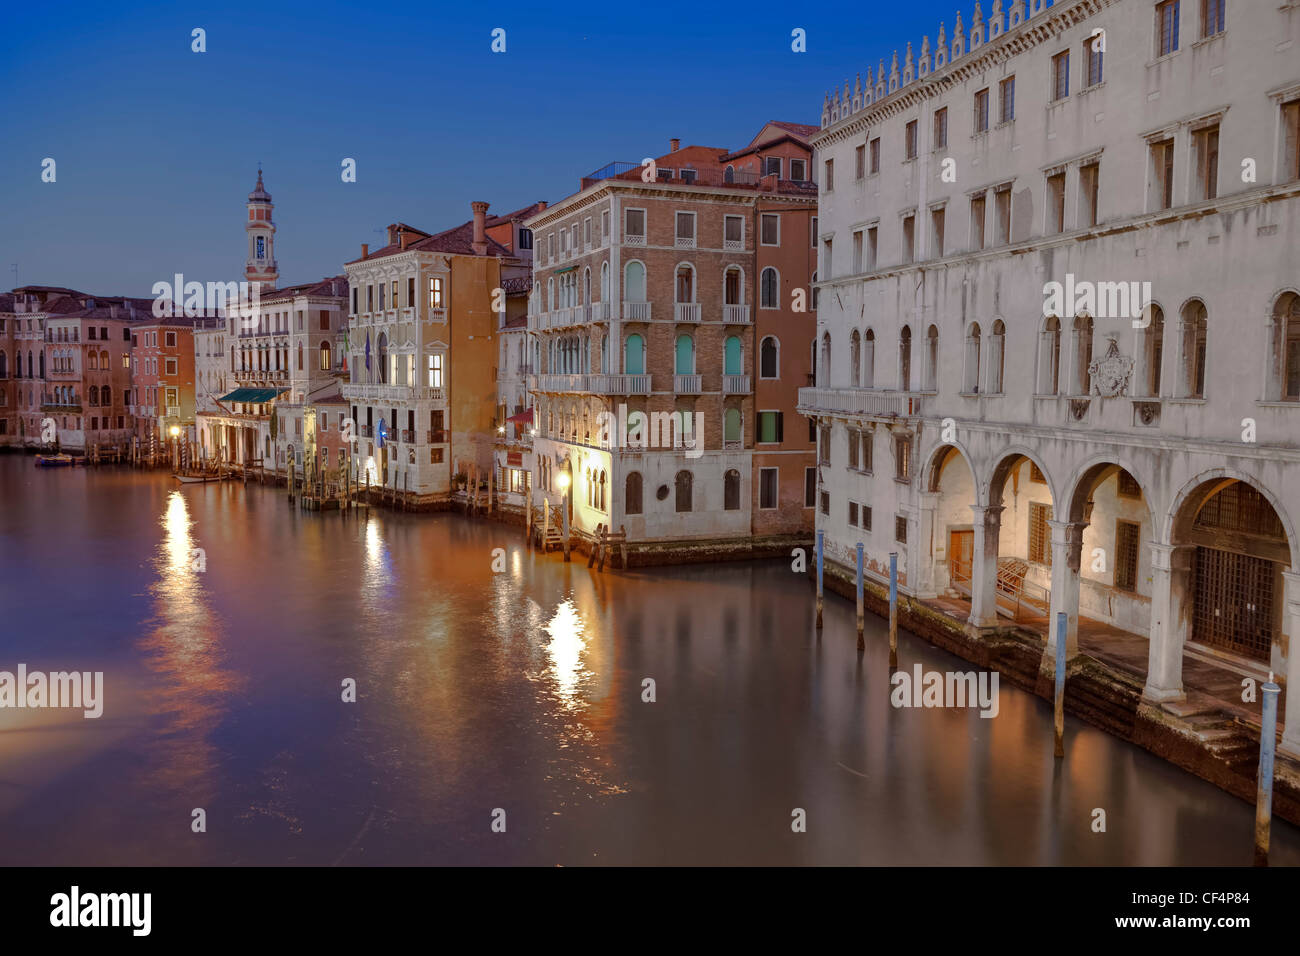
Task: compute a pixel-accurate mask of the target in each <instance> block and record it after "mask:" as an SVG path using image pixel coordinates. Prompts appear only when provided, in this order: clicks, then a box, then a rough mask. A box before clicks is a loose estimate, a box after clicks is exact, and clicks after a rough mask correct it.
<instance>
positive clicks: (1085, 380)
mask: <svg viewBox="0 0 1300 956" xmlns="http://www.w3.org/2000/svg"><path fill="white" fill-rule="evenodd" d="M1091 364H1092V316H1090V315H1076V316H1075V317H1074V388H1075V393H1074V394H1076V395H1088V394H1091V392H1092V375H1091V374H1089V372H1088V366H1089V365H1091Z"/></svg>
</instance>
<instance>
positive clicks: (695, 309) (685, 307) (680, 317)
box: [673, 302, 700, 322]
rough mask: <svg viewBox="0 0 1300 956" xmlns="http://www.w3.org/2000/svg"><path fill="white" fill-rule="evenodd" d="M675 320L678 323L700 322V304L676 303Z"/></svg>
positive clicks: (674, 306)
mask: <svg viewBox="0 0 1300 956" xmlns="http://www.w3.org/2000/svg"><path fill="white" fill-rule="evenodd" d="M673 319H674V321H677V322H698V321H700V304H699V303H698V302H674V303H673Z"/></svg>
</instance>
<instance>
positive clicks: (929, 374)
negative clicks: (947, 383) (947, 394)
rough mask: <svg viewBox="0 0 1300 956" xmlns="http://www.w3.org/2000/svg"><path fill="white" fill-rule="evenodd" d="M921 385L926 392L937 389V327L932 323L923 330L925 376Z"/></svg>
mask: <svg viewBox="0 0 1300 956" xmlns="http://www.w3.org/2000/svg"><path fill="white" fill-rule="evenodd" d="M922 387H923V388H924V389H925V390H926V391H927V392H935V391H938V390H939V329H938V327H937V326H934V325H932V326H930V327H929V328H928V329H927V330H926V332H925V378H924V379H923V380H922Z"/></svg>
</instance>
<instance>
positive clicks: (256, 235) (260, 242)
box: [244, 166, 280, 292]
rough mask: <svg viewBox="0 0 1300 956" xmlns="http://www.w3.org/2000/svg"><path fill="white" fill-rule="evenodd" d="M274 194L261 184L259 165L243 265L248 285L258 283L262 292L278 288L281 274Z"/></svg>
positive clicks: (246, 226)
mask: <svg viewBox="0 0 1300 956" xmlns="http://www.w3.org/2000/svg"><path fill="white" fill-rule="evenodd" d="M274 208H275V206H274V205H273V204H272V203H271V194H270V193H268V192H267V191H266V187H265V186H263V185H262V167H261V166H258V167H257V186H256V187H254V189H253V191H252V192H251V193H249V194H248V221H247V222H246V223H245V224H244V231H245V232H247V233H248V261H247V263H246V265H245V266H244V278H245V279H246V280H247V281H248V284H249V286H253V285H255V284H256V286H257V287H258V288H259V290H260V291H261V292H269V291H271V290H272V289H274V288H275V281H276V280H277V279H278V278H280V273H279V271H278V270H277V269H276V265H275V223H273V222H272V221H271V210H272V209H274Z"/></svg>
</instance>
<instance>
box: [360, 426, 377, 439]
mask: <svg viewBox="0 0 1300 956" xmlns="http://www.w3.org/2000/svg"><path fill="white" fill-rule="evenodd" d="M357 434H358V435H360V436H361V437H362V438H374V437H375V428H374V426H373V425H361V426H359V427H358V428H357Z"/></svg>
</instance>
